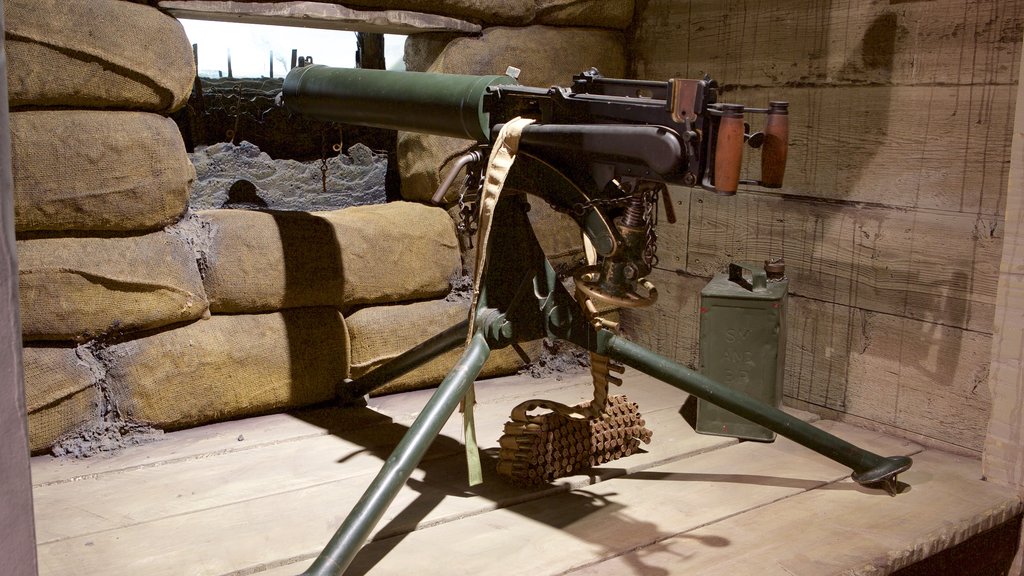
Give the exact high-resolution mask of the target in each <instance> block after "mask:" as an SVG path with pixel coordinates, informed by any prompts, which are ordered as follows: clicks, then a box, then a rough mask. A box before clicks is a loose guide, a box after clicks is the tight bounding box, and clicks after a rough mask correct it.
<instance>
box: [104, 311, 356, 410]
mask: <svg viewBox="0 0 1024 576" xmlns="http://www.w3.org/2000/svg"><path fill="white" fill-rule="evenodd" d="M99 354H100V355H101V357H102V358H103V360H104V363H105V364H106V365H107V375H106V385H107V387H108V389H109V390H110V395H111V400H112V401H113V404H114V405H115V406H117V408H118V411H119V412H120V413H121V414H122V415H123V416H124V417H125V418H128V419H131V420H134V421H137V422H142V423H146V424H150V425H153V426H156V427H158V428H162V429H176V428H184V427H188V426H196V425H199V424H205V423H207V422H213V421H216V420H225V419H229V418H238V417H241V416H251V415H255V414H263V413H267V412H272V411H277V410H283V409H285V408H293V407H297V406H305V405H309V404H315V403H318V402H324V401H327V400H330V399H332V398H333V397H334V393H335V385H336V384H338V383H340V382H341V381H342V380H343V379H344V378H345V377H347V375H348V359H349V348H348V333H347V332H346V329H345V322H344V320H343V319H342V317H341V314H340V313H338V311H337V310H335V309H333V308H303V309H296V310H286V311H283V312H278V313H273V314H259V315H238V316H213V317H211V318H209V319H207V320H200V321H198V322H194V323H192V324H188V325H185V326H181V327H177V328H174V329H172V330H165V331H162V332H159V333H156V334H152V335H148V336H145V337H142V338H138V339H135V340H130V341H127V342H123V343H119V344H114V345H111V346H109V347H107V348H106V349H104V350H103V351H102V352H100V353H99Z"/></svg>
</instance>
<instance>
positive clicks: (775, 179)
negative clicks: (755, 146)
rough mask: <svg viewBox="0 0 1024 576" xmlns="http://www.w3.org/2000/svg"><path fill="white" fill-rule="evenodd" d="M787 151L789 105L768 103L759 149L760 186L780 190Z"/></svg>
mask: <svg viewBox="0 0 1024 576" xmlns="http://www.w3.org/2000/svg"><path fill="white" fill-rule="evenodd" d="M788 151H789V103H788V102H770V103H769V104H768V120H767V122H765V127H764V145H763V147H762V148H761V185H762V186H764V187H765V188H782V178H783V176H784V175H785V173H786V154H787V152H788Z"/></svg>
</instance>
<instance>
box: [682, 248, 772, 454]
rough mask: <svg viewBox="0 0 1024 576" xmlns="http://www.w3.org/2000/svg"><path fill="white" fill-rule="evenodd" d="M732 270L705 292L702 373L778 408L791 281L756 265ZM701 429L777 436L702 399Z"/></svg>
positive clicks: (735, 266)
mask: <svg viewBox="0 0 1024 576" xmlns="http://www.w3.org/2000/svg"><path fill="white" fill-rule="evenodd" d="M729 268H730V270H729V272H728V273H725V274H718V275H716V276H715V277H714V278H712V279H711V282H709V283H708V284H707V286H705V287H704V289H703V290H701V292H700V373H701V374H704V375H705V376H707V377H708V378H711V379H712V380H716V381H718V382H721V383H722V384H723V385H725V386H727V387H729V388H732V389H734V390H739V391H740V392H743V393H744V394H747V395H748V396H750V397H751V398H753V399H755V400H758V401H760V402H763V403H764V404H765V405H768V406H772V407H775V408H778V407H779V406H780V405H781V404H782V382H783V375H784V368H785V355H786V322H785V316H786V294H787V291H788V287H789V281H788V280H785V279H783V280H779V281H774V282H767V277H766V274H765V270H764V268H763V267H761V266H758V265H756V264H733V265H731V266H730V267H729ZM744 272H746V273H747V274H744ZM747 276H749V277H750V278H749V280H748V279H747ZM696 430H697V432H700V433H701V434H711V435H716V436H730V437H733V438H743V439H746V440H759V441H772V440H775V433H774V432H772V431H771V430H768V429H767V428H765V427H764V426H759V425H757V424H754V423H753V422H751V421H750V420H747V419H746V418H742V417H740V416H737V415H735V414H733V413H732V412H729V411H728V410H726V409H725V408H722V407H721V406H718V405H717V404H714V403H712V402H708V401H707V400H698V401H697V425H696Z"/></svg>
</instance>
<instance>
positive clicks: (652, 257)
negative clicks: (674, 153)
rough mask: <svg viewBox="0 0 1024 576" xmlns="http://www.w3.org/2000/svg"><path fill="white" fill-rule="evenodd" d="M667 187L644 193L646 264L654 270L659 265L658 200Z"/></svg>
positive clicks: (644, 256) (644, 252) (644, 257)
mask: <svg viewBox="0 0 1024 576" xmlns="http://www.w3.org/2000/svg"><path fill="white" fill-rule="evenodd" d="M663 190H666V188H665V186H664V185H662V186H658V187H657V188H654V189H651V190H648V191H646V192H644V221H645V222H647V240H646V244H645V245H644V251H643V259H644V263H645V264H647V265H648V266H650V267H651V268H654V267H655V266H657V265H658V233H657V232H656V231H655V227H657V225H658V198H659V196H660V195H661V194H659V193H661V192H662V191H663Z"/></svg>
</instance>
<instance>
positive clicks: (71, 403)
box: [22, 346, 101, 453]
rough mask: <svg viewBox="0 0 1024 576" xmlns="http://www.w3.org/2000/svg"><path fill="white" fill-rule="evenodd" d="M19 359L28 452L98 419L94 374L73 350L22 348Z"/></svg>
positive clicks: (45, 445) (48, 444)
mask: <svg viewBox="0 0 1024 576" xmlns="http://www.w3.org/2000/svg"><path fill="white" fill-rule="evenodd" d="M22 359H23V363H24V366H25V404H26V407H27V409H28V441H29V448H30V449H31V450H32V452H34V453H35V452H40V451H43V450H46V449H47V448H49V447H50V446H51V445H52V444H53V443H54V441H56V440H57V439H58V438H59V437H61V436H62V435H64V434H66V433H68V432H70V431H72V430H75V429H76V428H78V427H80V426H82V425H83V424H86V423H87V422H91V421H94V420H96V419H98V418H99V416H100V401H101V396H100V390H99V388H98V387H97V386H96V385H95V383H94V382H95V375H94V373H93V371H92V369H91V368H90V366H89V364H88V363H87V361H86V360H84V359H82V358H79V357H78V354H77V353H76V349H75V348H71V347H68V348H36V347H32V346H26V347H25V348H24V349H23V351H22Z"/></svg>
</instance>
